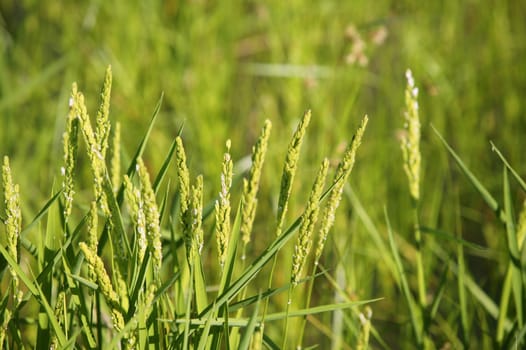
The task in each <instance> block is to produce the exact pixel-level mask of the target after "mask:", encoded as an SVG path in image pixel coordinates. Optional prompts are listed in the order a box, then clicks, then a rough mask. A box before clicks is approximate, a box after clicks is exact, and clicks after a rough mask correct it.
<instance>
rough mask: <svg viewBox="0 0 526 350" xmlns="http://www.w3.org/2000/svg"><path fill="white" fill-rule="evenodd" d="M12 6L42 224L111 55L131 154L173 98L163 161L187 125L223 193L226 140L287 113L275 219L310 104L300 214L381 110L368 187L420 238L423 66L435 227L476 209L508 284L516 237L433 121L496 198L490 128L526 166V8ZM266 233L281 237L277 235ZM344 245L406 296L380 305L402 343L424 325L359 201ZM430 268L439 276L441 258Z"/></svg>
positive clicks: (376, 201) (382, 289) (494, 289)
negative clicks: (66, 152)
mask: <svg viewBox="0 0 526 350" xmlns="http://www.w3.org/2000/svg"><path fill="white" fill-rule="evenodd" d="M0 13H1V18H0V51H1V53H0V154H1V155H9V157H10V158H11V162H12V168H13V173H14V176H15V181H16V182H18V183H19V184H20V187H21V197H22V201H23V205H24V214H25V216H26V217H27V218H31V217H33V216H34V214H35V213H36V212H37V211H38V209H39V208H40V206H41V205H42V204H43V203H44V202H45V200H46V199H47V198H48V197H49V194H50V192H51V186H52V184H53V183H54V182H55V183H56V182H57V178H58V169H59V168H60V166H61V164H62V159H61V157H62V132H63V129H64V122H65V115H66V113H67V105H68V98H69V91H70V88H71V84H72V82H74V81H76V82H77V83H78V84H79V88H80V90H81V91H83V92H84V93H85V95H86V99H87V102H88V108H89V110H90V112H91V115H92V116H94V114H95V110H96V106H97V104H98V102H99V101H98V97H99V96H98V95H99V92H100V88H101V86H102V80H103V77H104V71H105V69H106V67H107V65H109V64H111V66H112V69H113V81H114V85H113V91H112V102H111V112H110V113H111V114H110V115H111V118H112V120H113V121H120V122H121V123H122V131H123V135H122V138H123V142H124V153H125V155H128V157H129V156H130V155H131V154H132V152H134V150H135V148H136V146H137V145H138V143H139V140H140V137H141V136H142V135H143V133H144V131H145V128H146V126H147V125H148V122H149V120H150V117H151V114H152V112H153V110H154V107H155V105H156V103H157V101H158V100H159V98H160V96H161V94H162V93H164V100H163V104H162V108H161V113H160V116H159V119H158V122H157V124H156V125H155V128H154V131H153V134H152V140H151V141H150V143H149V145H148V148H147V151H146V156H145V159H146V161H147V164H148V166H149V167H150V168H151V169H152V171H157V169H159V167H160V165H161V162H162V161H163V159H164V157H165V155H166V152H167V149H168V147H169V145H170V143H171V142H172V140H173V138H174V136H175V135H176V134H177V131H178V130H179V128H180V126H181V125H183V124H184V129H183V139H184V142H185V147H186V149H187V154H188V157H189V162H190V169H191V171H192V173H193V174H194V175H195V174H197V173H203V174H204V176H205V189H206V193H207V197H205V201H206V200H211V199H212V198H213V196H214V194H215V193H217V191H218V190H219V184H220V182H219V173H220V164H221V159H222V153H223V151H224V144H225V141H226V140H227V139H231V140H232V153H233V156H234V159H235V160H240V159H242V158H243V157H245V156H247V155H249V154H250V152H251V147H252V145H253V143H254V142H255V140H256V138H257V135H258V133H259V130H260V128H261V126H262V125H263V121H264V119H267V118H268V119H270V120H271V121H272V123H273V130H272V135H271V138H270V146H269V147H270V148H269V154H268V158H267V162H266V165H265V166H266V168H265V169H266V170H264V174H263V183H262V190H261V193H262V195H261V196H262V197H261V199H260V204H259V205H260V208H259V213H258V217H257V220H258V221H259V222H263V223H264V222H265V220H266V219H267V220H268V217H272V218H274V217H275V206H276V202H277V196H278V193H279V180H280V178H279V175H278V174H280V172H281V167H282V162H283V159H284V157H285V150H286V145H287V143H288V140H289V138H290V135H291V134H292V131H293V130H294V128H295V126H296V124H297V123H298V121H299V118H300V117H301V116H302V114H303V112H304V111H305V110H307V109H311V110H312V114H313V120H312V122H311V126H310V128H309V131H308V138H307V143H306V145H305V146H304V151H303V154H302V160H301V164H300V174H301V175H299V176H298V178H299V179H298V182H297V184H296V186H295V189H296V194H295V195H294V197H293V198H292V207H291V215H290V218H293V217H294V216H295V215H297V214H299V213H300V212H301V210H302V209H303V203H304V200H305V198H306V197H307V195H308V190H307V189H308V188H310V186H311V184H310V182H311V180H312V178H313V176H314V174H315V171H316V169H317V167H318V164H319V161H320V160H321V159H322V157H323V156H325V155H328V156H329V157H330V158H331V159H334V162H336V161H337V159H338V158H339V156H340V155H341V153H342V151H343V146H344V145H345V144H346V143H347V142H349V141H350V139H351V137H352V134H353V132H354V131H355V129H356V127H357V125H358V123H359V121H360V120H361V118H362V117H363V115H364V114H368V115H369V117H370V123H369V128H368V130H367V132H366V136H365V139H364V143H363V145H362V148H361V149H360V150H359V153H358V161H357V164H356V168H355V171H354V172H353V174H352V176H351V181H350V182H351V186H352V188H353V189H354V192H355V193H356V195H357V197H358V198H359V199H360V201H361V203H362V204H363V207H364V208H365V210H366V212H367V214H368V215H369V216H370V217H371V218H372V220H373V222H374V223H375V225H376V226H377V227H378V228H379V229H380V231H381V232H382V235H383V236H384V237H385V234H384V230H383V227H384V219H383V207H384V205H385V206H387V207H388V209H389V214H390V216H391V220H392V222H393V226H394V227H395V228H396V229H397V230H398V231H399V232H400V234H401V235H402V236H406V235H407V237H410V228H411V220H412V217H411V215H410V210H409V209H410V202H409V196H408V191H407V184H406V178H405V174H404V173H403V169H402V156H401V152H400V147H399V133H400V132H401V130H402V129H403V124H404V118H403V108H404V107H403V106H404V88H405V78H404V72H405V70H406V69H407V68H411V69H412V71H413V75H414V77H415V80H416V84H417V86H419V87H420V95H419V101H420V116H421V121H422V153H423V174H424V175H423V176H424V178H423V191H422V193H423V203H422V219H421V221H422V222H423V223H424V225H426V226H430V227H439V228H441V229H443V230H446V231H454V230H455V229H457V228H458V227H459V226H458V221H457V218H458V217H460V218H461V225H460V227H462V231H463V235H464V237H465V238H466V239H468V240H470V241H474V242H476V243H478V244H481V245H484V246H487V247H489V248H490V251H489V253H487V255H489V256H490V258H488V256H484V257H480V256H478V255H477V254H475V253H473V254H470V252H468V254H470V255H469V256H468V263H469V266H471V271H472V273H473V274H474V275H475V276H476V277H479V278H480V280H479V281H480V285H481V286H482V287H483V288H484V289H485V290H486V291H487V292H488V293H489V294H490V295H498V289H499V286H498V284H499V282H498V281H499V278H500V277H499V276H500V275H502V274H503V271H504V267H505V264H504V263H503V264H498V263H499V262H503V261H506V260H505V259H506V256H505V254H504V252H503V247H504V246H505V241H504V240H503V235H504V233H503V232H501V231H498V230H500V229H501V228H500V226H499V225H498V224H496V223H495V218H494V216H493V214H492V213H491V210H489V209H487V208H486V207H485V204H484V203H483V202H482V200H481V199H480V197H479V196H478V195H477V194H476V192H475V190H474V189H473V188H472V187H471V185H470V184H469V183H468V182H467V181H466V180H465V179H464V178H463V176H462V175H460V173H459V172H458V171H457V170H456V168H455V166H453V165H452V164H450V160H449V158H448V156H447V154H446V152H445V151H444V149H443V147H442V146H441V145H440V143H439V142H438V139H437V137H436V136H435V134H434V133H433V131H432V130H431V128H430V125H431V124H433V125H434V126H435V127H436V128H437V129H438V130H439V131H440V132H441V133H442V134H443V135H444V136H445V138H446V140H447V141H448V142H449V143H450V144H451V145H452V146H453V147H454V149H455V150H456V151H457V152H458V153H459V154H460V155H461V156H462V158H463V160H464V161H465V162H466V163H467V164H468V165H469V166H470V167H471V168H472V169H473V170H474V171H475V172H476V174H477V176H479V177H480V179H481V180H482V181H483V182H484V183H485V185H486V186H488V188H489V189H490V190H491V191H492V192H493V193H494V194H495V195H496V196H501V195H500V191H501V186H502V185H501V173H502V172H501V162H500V161H499V160H498V158H497V157H496V156H495V154H494V153H492V152H491V147H490V144H489V141H490V140H492V141H494V143H495V144H496V145H497V146H498V147H499V149H500V150H501V151H502V152H503V153H504V154H505V155H506V157H507V158H508V160H509V161H510V163H511V164H512V166H514V167H515V169H516V170H517V171H518V172H519V174H521V175H524V174H525V172H526V156H525V152H524V141H523V140H524V136H525V135H526V117H525V116H524V111H525V103H526V102H525V101H526V98H525V97H524V95H525V93H526V60H525V57H526V21H525V18H526V2H524V1H500V0H488V1H475V0H472V1H468V0H466V1H456V0H446V1H431V2H418V1H388V0H383V1H374V2H370V1H299V0H290V1H281V0H267V1H240V0H229V1H206V0H198V1H156V0H152V1H102V0H94V1H40V0H0ZM128 160H129V158H128ZM170 176H172V177H175V170H174V169H172V170H171V173H170ZM236 191H239V189H236ZM499 198H500V197H499ZM523 198H524V196H523V194H520V193H519V194H517V197H516V198H515V199H516V201H517V203H520V202H521V201H522V199H523ZM257 227H258V226H257V225H256V231H255V232H256V233H255V234H256V235H257ZM261 235H262V237H263V238H262V241H261V242H260V243H259V244H260V245H261V246H264V245H265V244H267V243H268V242H270V239H271V237H270V238H268V239H267V238H266V236H265V235H266V232H261ZM440 244H447V242H446V243H443V242H440ZM254 249H257V248H254ZM453 251H454V250H453ZM326 255H327V257H330V258H332V257H337V258H338V259H327V267H328V268H330V269H336V268H337V265H338V266H343V267H344V268H343V272H344V278H343V279H342V280H343V281H345V283H344V285H345V289H346V291H347V292H348V293H349V294H350V295H355V296H356V297H357V298H362V299H365V298H372V297H385V298H386V300H388V301H384V302H382V303H381V304H380V306H378V307H376V309H375V308H373V311H374V318H375V321H373V324H375V323H376V325H377V326H379V327H380V329H382V330H381V333H383V334H384V336H385V337H386V338H387V339H389V337H390V335H392V336H393V337H396V335H397V334H398V333H399V329H400V328H404V327H407V315H406V314H402V315H401V316H400V314H399V313H400V310H405V309H404V307H403V306H401V305H399V304H400V303H397V302H394V301H393V300H396V299H395V298H397V297H399V295H398V290H397V288H395V284H394V282H393V280H392V278H391V277H389V274H388V271H387V270H386V269H385V267H383V266H382V263H383V260H381V258H380V257H379V256H378V250H377V245H375V244H374V243H373V242H372V241H371V239H370V237H369V235H368V232H367V230H366V229H364V227H363V225H362V224H361V220H360V219H359V218H358V216H357V215H356V214H355V210H353V208H352V207H351V205H350V201H349V198H347V197H346V198H345V199H344V203H343V208H341V211H340V217H339V218H338V220H337V226H336V228H335V230H334V237H332V238H331V241H330V247H329V248H328V251H327V254H326ZM408 256H409V258H410V253H408ZM430 260H431V258H430ZM427 266H429V271H428V273H429V276H431V277H429V278H430V280H431V281H432V282H430V285H431V287H432V286H433V281H434V280H435V279H438V276H439V273H438V271H440V264H439V263H437V262H436V261H435V262H434V263H429V264H427ZM431 289H432V288H431ZM451 293H454V291H453V292H451ZM391 297H393V298H391ZM318 298H320V299H321V298H323V295H320V296H318ZM451 298H452V299H454V297H453V296H452V297H451ZM389 300H390V301H389ZM446 307H448V306H446ZM449 307H454V302H452V304H451V305H449ZM473 307H474V308H476V306H473ZM444 313H445V314H446V315H448V309H446V310H444ZM474 314H476V313H474ZM327 317H330V316H327ZM444 317H445V318H447V316H444ZM439 328H440V327H439ZM404 329H405V328H404ZM477 332H479V333H484V332H483V331H482V330H480V329H479V330H477ZM437 334H438V335H437V339H439V340H440V339H442V338H444V339H445V338H447V337H445V336H444V335H443V334H444V332H442V331H438V332H437ZM394 339H396V338H394Z"/></svg>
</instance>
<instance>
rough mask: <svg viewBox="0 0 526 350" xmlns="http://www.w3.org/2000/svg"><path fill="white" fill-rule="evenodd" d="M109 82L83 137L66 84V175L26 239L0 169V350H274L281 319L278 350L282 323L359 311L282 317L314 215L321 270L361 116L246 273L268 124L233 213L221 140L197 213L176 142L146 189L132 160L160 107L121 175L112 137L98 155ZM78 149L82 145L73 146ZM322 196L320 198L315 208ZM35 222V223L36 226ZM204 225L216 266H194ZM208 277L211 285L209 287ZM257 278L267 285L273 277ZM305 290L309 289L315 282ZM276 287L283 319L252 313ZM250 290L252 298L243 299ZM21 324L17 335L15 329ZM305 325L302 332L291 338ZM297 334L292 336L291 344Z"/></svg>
mask: <svg viewBox="0 0 526 350" xmlns="http://www.w3.org/2000/svg"><path fill="white" fill-rule="evenodd" d="M111 83H112V73H111V70H110V68H108V70H107V72H106V79H105V82H104V86H103V88H102V93H101V104H100V108H99V110H98V113H97V116H96V119H95V124H94V125H92V122H91V119H90V117H89V115H88V112H87V108H86V105H85V102H84V96H83V94H82V93H81V92H79V91H78V89H77V85H76V84H74V85H73V88H72V92H71V97H70V100H69V108H70V112H69V113H68V117H67V126H66V131H65V132H64V135H63V143H64V156H63V159H64V165H63V166H62V167H61V168H60V173H61V174H60V177H59V178H61V179H62V184H61V185H59V186H57V189H56V190H53V193H52V195H51V198H50V199H49V200H48V202H47V203H46V204H45V206H44V207H43V208H42V209H41V210H40V212H39V214H38V215H37V217H35V218H34V219H33V220H32V221H31V223H30V224H29V225H27V226H26V227H25V229H24V230H22V221H21V212H20V199H19V195H18V192H19V188H18V185H14V184H13V178H12V176H13V175H12V172H11V169H10V167H9V158H8V157H7V156H6V157H5V159H4V166H3V169H2V174H3V188H4V198H5V204H6V215H5V219H4V218H3V219H2V221H3V222H4V224H5V231H6V234H7V248H2V254H3V256H4V258H5V259H6V261H7V264H5V269H7V270H9V272H10V276H9V278H7V279H6V284H5V286H4V287H5V291H6V293H5V294H4V298H3V303H2V305H3V307H2V314H3V315H4V316H3V319H4V327H3V328H2V330H1V340H2V344H5V345H8V346H9V347H13V346H14V347H18V346H24V345H30V346H37V347H52V348H57V347H58V348H63V347H72V346H81V347H89V348H96V347H102V346H103V344H108V343H110V344H111V346H112V347H115V346H117V345H119V344H120V346H121V347H124V348H145V347H147V346H149V345H150V344H152V345H155V346H159V347H161V348H167V347H170V348H188V347H192V348H194V347H198V348H204V347H208V348H218V347H221V346H228V347H233V348H247V347H249V346H251V347H253V348H261V347H262V346H263V344H267V345H268V346H271V347H273V346H275V344H276V343H279V342H280V340H279V339H278V340H273V339H272V338H271V337H269V336H268V335H267V334H266V333H265V331H264V329H265V328H264V324H266V323H268V324H269V325H270V326H269V327H268V329H269V330H271V329H272V324H273V323H275V322H276V321H278V320H282V319H283V320H285V326H284V327H285V330H284V332H285V333H284V335H283V336H282V339H283V342H284V344H286V339H287V336H286V335H287V329H288V328H287V327H288V322H289V318H290V317H306V316H308V315H311V314H317V313H320V312H329V311H334V310H339V309H346V308H350V307H357V306H358V305H361V304H364V303H366V302H367V301H356V302H344V303H336V304H334V303H333V304H327V305H323V306H317V307H313V306H311V305H310V299H309V302H308V303H306V304H305V303H304V302H303V301H302V300H301V299H298V300H294V301H295V304H297V306H301V308H300V309H296V307H294V308H291V307H290V306H291V303H292V301H293V299H295V293H294V291H295V289H296V288H297V287H299V285H303V283H304V282H305V279H304V274H303V273H302V271H303V268H304V265H306V263H307V262H308V261H311V260H312V254H313V252H311V248H312V247H313V242H314V239H315V238H314V237H313V234H314V228H315V226H316V222H317V217H318V212H319V211H320V209H321V208H322V207H325V208H326V209H325V211H324V216H323V222H324V224H323V228H322V231H320V232H323V234H322V236H320V237H319V240H320V243H319V244H318V246H317V250H316V258H315V259H316V260H315V265H313V266H314V267H316V266H317V264H318V261H319V258H320V256H321V252H322V250H323V242H324V241H325V239H326V235H327V233H328V231H329V230H330V228H331V226H332V225H333V223H334V216H335V213H334V211H335V209H336V207H337V206H338V202H339V200H340V197H341V195H342V188H343V185H344V184H345V183H346V181H347V179H348V177H349V175H350V172H351V170H352V168H353V165H354V159H355V153H356V151H357V149H358V146H359V145H360V142H361V139H362V135H363V132H364V131H365V128H366V125H367V117H365V118H364V119H363V122H362V125H361V126H360V128H359V129H358V132H357V134H356V135H355V137H354V138H353V139H352V142H351V143H350V146H349V149H348V151H347V152H346V153H345V155H344V157H343V159H342V160H341V162H340V165H339V166H338V169H337V172H336V174H335V177H334V180H333V182H332V183H329V184H327V185H326V181H325V178H326V175H327V172H328V170H329V161H328V159H326V158H325V159H324V160H323V162H322V166H321V168H320V172H319V174H318V176H317V178H316V180H315V182H314V185H313V189H312V192H311V194H310V197H309V200H308V203H307V204H306V207H305V211H304V213H303V214H302V215H301V216H300V217H298V218H297V219H296V220H295V221H294V220H292V221H291V222H293V223H292V224H291V225H290V226H288V227H285V228H284V226H283V223H284V222H285V220H284V219H285V214H284V212H285V211H284V210H282V211H281V212H280V214H279V215H278V219H277V220H276V219H275V220H269V221H268V226H267V227H266V230H267V232H277V234H276V235H274V238H273V239H271V243H270V244H269V245H268V246H267V247H266V248H265V249H264V250H263V251H262V252H260V253H258V254H259V256H257V257H256V258H255V259H254V260H253V261H252V260H249V258H248V257H247V256H246V255H245V252H246V249H247V245H249V244H250V242H251V237H252V236H253V235H254V232H253V231H254V230H253V222H254V219H255V216H256V214H257V200H258V199H257V197H258V191H259V187H260V185H259V181H260V177H261V173H262V171H263V170H264V166H263V164H264V159H265V156H266V149H267V144H268V139H269V136H270V128H271V123H270V121H268V120H267V121H266V123H265V125H264V127H263V130H262V132H261V135H260V137H259V139H258V141H257V143H256V145H255V146H254V148H253V153H252V162H251V165H250V168H249V170H248V172H247V174H246V178H244V179H243V190H242V195H241V197H240V200H239V203H238V204H237V205H235V206H234V204H233V203H232V202H231V201H230V191H231V187H232V177H233V174H232V167H233V161H232V158H231V156H230V153H229V151H230V148H231V143H230V141H227V153H225V157H224V161H223V172H222V174H221V188H222V189H221V192H220V193H219V195H218V197H217V199H216V200H212V201H211V202H210V204H207V205H206V206H204V204H203V203H204V191H203V187H204V183H203V177H202V176H201V175H199V176H197V177H195V178H194V177H192V176H191V175H190V172H189V169H188V167H187V164H186V155H185V149H184V146H183V141H182V138H181V137H180V136H177V137H176V138H175V140H174V142H173V144H172V147H171V148H170V149H169V151H168V152H167V154H166V158H165V161H164V163H163V166H162V167H161V169H160V170H159V172H158V173H157V175H156V176H155V177H153V178H150V171H149V170H148V169H147V167H146V165H145V162H144V161H143V159H142V154H143V152H144V150H145V147H146V145H147V141H148V138H149V133H150V132H151V130H152V128H153V126H154V123H155V119H156V118H157V112H158V109H157V110H156V111H155V113H154V115H153V118H152V121H151V124H150V128H149V129H148V131H147V133H146V135H145V136H144V138H143V140H142V141H141V143H140V146H139V148H138V149H137V150H136V152H135V155H134V158H133V160H132V161H131V164H130V165H129V166H128V171H127V172H126V174H124V175H123V176H120V174H117V172H118V171H119V169H120V165H119V164H120V163H121V160H120V154H119V153H118V152H117V150H118V149H119V145H118V135H115V134H114V135H113V136H111V137H112V138H113V139H115V140H117V141H115V142H113V143H112V145H113V149H112V150H111V154H112V158H111V159H108V156H107V154H108V152H107V151H108V150H109V144H110V142H109V140H110V134H111V123H110V121H109V106H110V91H111ZM309 118H310V112H307V113H306V114H305V117H304V123H301V124H300V125H299V126H298V131H297V132H296V134H295V135H296V136H295V138H294V139H293V142H292V143H291V148H290V149H289V151H288V154H287V157H286V158H287V159H288V161H287V162H286V166H285V168H284V173H283V179H284V181H283V183H284V185H283V188H282V193H284V194H285V195H284V196H285V197H282V199H280V203H281V205H283V207H286V206H287V204H288V198H289V197H290V195H291V191H290V187H291V185H292V180H293V177H294V173H295V172H296V166H295V165H291V164H292V163H295V161H294V159H297V157H298V153H299V151H300V149H299V148H300V147H299V144H301V138H302V135H303V134H304V132H305V131H304V128H305V127H306V124H307V123H308V120H309ZM79 134H80V135H79ZM81 139H83V140H84V143H83V145H82V147H80V146H81V145H80V141H81ZM80 152H85V153H86V155H87V158H86V161H87V164H86V163H84V165H86V166H89V168H91V175H90V177H89V178H90V179H91V181H89V182H88V183H91V185H92V189H91V191H90V192H91V195H85V198H83V199H78V195H77V194H76V192H77V191H84V189H82V188H81V187H80V186H79V183H78V181H77V180H76V179H75V177H76V174H77V172H79V167H80V166H81V165H83V164H82V163H81V162H80V159H81V154H80ZM173 157H175V160H176V161H175V165H176V172H177V179H178V181H177V187H176V189H175V191H174V190H172V189H171V187H170V186H165V187H164V189H163V190H162V191H161V188H162V187H161V186H162V185H163V182H164V181H163V180H164V178H165V175H166V174H167V171H168V170H169V168H170V163H171V161H172V158H173ZM218 166H220V165H219V164H218ZM237 176H243V173H240V174H239V175H237ZM119 179H120V180H119ZM152 179H153V181H152ZM79 187H80V188H79ZM324 192H325V194H324ZM326 195H328V196H329V200H328V201H327V203H326V204H324V201H323V197H325V196H326ZM158 196H159V197H161V199H160V200H158V199H157V197H158ZM87 198H91V199H90V201H91V202H90V204H89V205H87V206H86V205H84V204H83V200H85V199H87ZM124 202H126V205H124V204H125V203H124ZM214 202H215V204H214ZM214 205H215V208H216V220H215V223H214V224H213V225H211V221H213V216H212V215H210V214H211V213H212V210H208V209H207V210H204V208H205V207H206V208H209V207H213V206H214ZM236 207H237V209H236ZM231 214H235V215H234V216H233V225H231V224H230V220H231ZM46 219H47V220H46ZM43 221H46V225H45V228H43V227H42V222H43ZM276 222H277V225H276ZM212 226H215V229H214V231H213V234H215V235H216V236H217V242H218V245H217V254H216V259H214V260H217V261H218V262H219V263H218V264H215V263H210V262H208V261H206V259H207V257H209V256H211V255H213V254H211V253H207V254H205V250H204V249H205V247H206V248H207V250H210V246H211V245H212V244H211V243H212V242H214V241H215V240H214V239H213V237H212V236H211V235H210V234H206V236H205V230H206V232H207V233H208V232H210V231H209V230H208V229H209V228H212ZM32 230H36V231H37V232H38V234H37V235H36V237H32V239H30V238H28V235H29V233H30V232H31V231H32ZM298 230H299V232H298V234H299V236H298V239H297V243H296V245H295V254H294V257H293V263H292V265H291V266H290V268H289V270H290V271H289V275H290V282H289V283H288V284H286V285H285V286H279V287H277V288H271V287H270V286H271V284H269V288H268V289H261V288H260V287H256V288H254V287H251V284H252V283H254V281H255V280H257V279H259V280H261V279H263V278H264V277H262V276H261V270H262V269H263V267H264V266H265V265H266V264H267V263H268V262H269V261H270V260H271V259H273V258H274V261H275V262H276V261H278V258H277V256H278V253H279V252H280V251H281V250H282V249H283V247H284V245H285V244H286V242H287V241H288V240H289V239H290V238H291V237H292V236H293V235H294V234H295V233H296V231H298ZM263 232H264V231H263ZM259 233H260V234H261V233H262V231H261V229H260V230H259ZM238 250H239V252H238ZM19 251H20V253H19ZM274 267H275V265H274ZM281 273H283V271H281ZM315 273H316V269H315V268H314V269H313V272H312V274H310V275H308V279H310V280H312V279H313V278H315V276H314V274H315ZM216 274H219V279H216V278H215V275H216ZM268 280H269V283H270V282H271V281H272V276H271V277H270V278H269V279H268ZM20 281H21V282H22V283H20ZM217 283H218V285H216V284H217ZM214 285H216V287H213V286H214ZM287 285H288V286H289V287H287ZM309 286H310V289H312V284H309ZM283 288H288V289H289V294H288V301H287V304H286V312H281V313H280V312H275V313H274V312H272V313H269V312H267V310H268V309H267V307H265V309H264V311H263V308H261V310H262V311H261V312H260V311H259V310H260V308H259V305H260V304H261V303H265V304H266V305H268V303H269V300H270V299H271V298H272V296H274V295H276V294H279V293H280V292H281V291H282V290H283ZM212 289H214V290H212ZM256 289H257V293H256V294H252V295H250V294H248V293H254V290H256ZM309 293H310V291H309ZM37 313H38V314H39V316H37ZM36 318H39V319H40V321H39V322H38V323H36V324H31V322H30V320H31V319H36ZM22 324H26V326H24V327H20V325H22ZM306 326H307V325H306V324H305V323H302V331H301V332H302V333H303V328H305V327H306ZM274 328H275V326H274ZM277 329H279V327H277ZM294 335H295V337H297V334H296V332H294ZM221 344H223V345H221ZM298 346H301V341H300V342H299V343H298Z"/></svg>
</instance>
